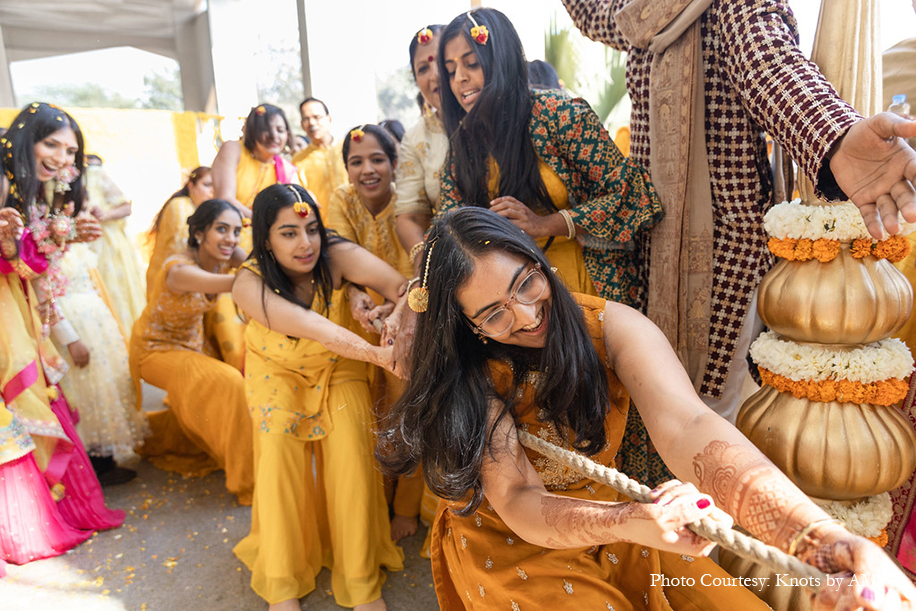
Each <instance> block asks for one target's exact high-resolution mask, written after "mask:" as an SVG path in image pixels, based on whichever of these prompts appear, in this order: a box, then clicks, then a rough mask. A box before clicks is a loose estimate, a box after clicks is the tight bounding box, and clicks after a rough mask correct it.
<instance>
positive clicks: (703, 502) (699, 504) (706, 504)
mask: <svg viewBox="0 0 916 611" xmlns="http://www.w3.org/2000/svg"><path fill="white" fill-rule="evenodd" d="M697 507H699V508H700V509H706V508H707V507H709V501H708V500H706V499H700V500H699V501H697Z"/></svg>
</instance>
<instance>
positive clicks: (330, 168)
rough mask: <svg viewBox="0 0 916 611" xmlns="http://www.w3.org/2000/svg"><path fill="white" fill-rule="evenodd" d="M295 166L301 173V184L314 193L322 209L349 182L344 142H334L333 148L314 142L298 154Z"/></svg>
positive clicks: (294, 162)
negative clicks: (332, 195)
mask: <svg viewBox="0 0 916 611" xmlns="http://www.w3.org/2000/svg"><path fill="white" fill-rule="evenodd" d="M293 165H295V166H296V171H297V172H298V173H299V180H300V182H301V183H302V184H303V185H305V186H306V187H307V188H308V189H309V191H311V192H312V194H313V195H314V196H315V199H316V201H317V202H318V205H320V206H322V207H326V206H327V205H328V203H329V202H330V201H331V194H332V193H334V190H335V189H337V187H339V186H340V185H342V184H345V183H346V182H347V181H348V178H347V168H346V166H345V165H344V161H343V141H340V142H334V143H333V144H331V146H322V145H320V144H316V143H314V142H313V143H312V144H309V145H308V146H307V147H306V148H304V149H302V150H301V151H299V152H298V153H296V155H295V157H293Z"/></svg>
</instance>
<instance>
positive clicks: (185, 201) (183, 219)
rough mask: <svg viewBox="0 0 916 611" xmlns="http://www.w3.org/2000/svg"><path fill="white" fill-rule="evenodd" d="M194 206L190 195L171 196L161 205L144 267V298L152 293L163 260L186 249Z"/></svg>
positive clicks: (163, 262)
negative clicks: (189, 223) (189, 221)
mask: <svg viewBox="0 0 916 611" xmlns="http://www.w3.org/2000/svg"><path fill="white" fill-rule="evenodd" d="M195 210H196V208H195V207H194V202H192V201H191V198H190V197H187V196H184V195H179V196H178V197H173V198H172V199H170V200H169V201H167V202H166V203H165V205H164V206H163V207H162V213H161V216H160V217H159V227H158V228H157V229H156V235H155V236H154V238H153V239H154V242H153V249H152V252H151V253H150V257H149V266H148V267H147V268H146V298H147V300H149V298H150V297H152V294H153V283H154V281H155V280H156V276H157V275H158V274H159V272H160V270H162V266H163V265H164V264H165V260H166V259H168V258H169V257H171V256H172V255H177V254H178V253H180V252H184V251H186V250H187V249H188V217H189V216H191V215H192V214H194V211H195Z"/></svg>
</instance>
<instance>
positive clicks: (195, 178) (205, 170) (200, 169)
mask: <svg viewBox="0 0 916 611" xmlns="http://www.w3.org/2000/svg"><path fill="white" fill-rule="evenodd" d="M209 175H210V167H209V166H205V165H201V166H197V167H196V168H194V169H193V170H191V173H190V174H188V181H187V182H186V183H184V186H182V187H181V188H180V189H178V190H177V191H175V192H174V193H172V194H171V195H169V198H168V199H167V200H165V203H164V204H162V208H159V212H157V213H156V218H154V219H153V222H152V224H151V225H150V228H149V231H147V233H146V241H147V242H148V243H150V242H152V241H153V240H154V239H156V235H157V234H158V233H159V225H160V224H162V214H163V213H164V212H165V209H166V208H168V206H169V203H171V201H172V200H173V199H175V198H176V197H188V196H189V195H190V194H191V192H190V190H189V188H190V186H191V185H196V184H197V183H199V182H200V181H201V180H203V179H204V178H206V177H207V176H209Z"/></svg>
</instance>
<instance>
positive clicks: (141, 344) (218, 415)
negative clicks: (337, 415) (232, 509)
mask: <svg viewBox="0 0 916 611" xmlns="http://www.w3.org/2000/svg"><path fill="white" fill-rule="evenodd" d="M176 265H197V263H196V262H195V261H194V259H192V258H191V257H190V256H189V255H187V254H186V253H182V254H178V255H173V256H172V257H169V258H168V259H166V261H165V265H164V266H163V268H162V270H161V271H160V272H159V275H158V276H156V281H155V283H154V286H153V294H152V298H151V299H150V301H149V303H148V304H147V305H146V308H145V309H144V310H143V314H142V315H141V316H140V318H138V319H137V322H136V323H134V328H133V333H132V334H131V338H130V370H131V377H132V378H133V379H134V384H135V389H136V391H137V402H138V405H142V396H141V388H140V379H141V378H142V379H143V380H146V381H147V382H148V383H150V384H152V385H153V386H157V387H159V388H162V389H164V390H165V391H166V392H168V395H169V403H170V408H169V409H166V410H162V411H158V412H151V413H150V414H149V423H150V428H151V429H152V436H151V437H150V438H149V439H147V441H146V444H145V445H144V447H143V448H142V451H141V452H140V454H141V455H142V456H144V457H146V458H147V459H149V460H150V462H152V463H153V464H154V465H156V466H157V467H159V468H160V469H167V470H170V471H177V472H179V473H182V474H185V475H202V474H205V473H207V472H209V471H213V470H214V469H225V470H226V488H227V489H228V490H229V491H230V492H232V493H234V494H235V495H237V496H238V499H239V503H241V504H243V505H250V504H251V494H252V489H253V488H254V458H253V450H252V432H251V419H250V418H249V416H248V406H247V404H246V403H245V385H244V381H243V379H242V374H241V373H239V371H238V369H236V368H234V367H232V366H231V365H228V364H227V363H224V362H222V361H220V360H217V359H216V358H213V357H212V356H208V355H206V354H204V351H203V349H204V324H203V318H204V313H205V312H208V311H210V310H212V309H213V308H214V307H215V306H216V300H215V299H210V298H208V297H207V296H206V295H205V294H203V293H173V292H172V291H170V290H169V288H168V287H167V286H166V277H167V276H168V272H169V270H170V269H171V268H172V267H174V266H176Z"/></svg>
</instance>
